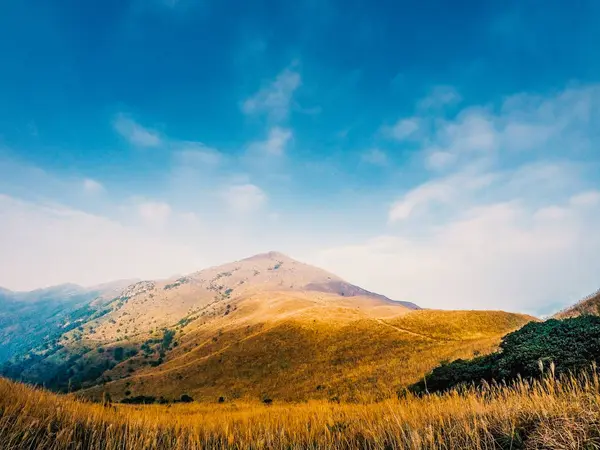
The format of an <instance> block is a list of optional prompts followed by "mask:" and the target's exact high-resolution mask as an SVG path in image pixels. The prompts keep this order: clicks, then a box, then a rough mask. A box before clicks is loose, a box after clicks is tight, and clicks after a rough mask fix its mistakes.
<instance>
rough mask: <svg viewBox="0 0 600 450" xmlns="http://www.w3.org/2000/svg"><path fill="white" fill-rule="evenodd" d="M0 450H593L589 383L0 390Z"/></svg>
mask: <svg viewBox="0 0 600 450" xmlns="http://www.w3.org/2000/svg"><path fill="white" fill-rule="evenodd" d="M0 448H1V449H2V450H14V449H44V450H46V449H48V450H63V449H102V450H117V449H119V450H125V449H126V450H142V449H143V450H146V449H149V450H153V449H177V450H182V449H185V450H188V449H190V450H191V449H209V448H232V449H262V448H266V449H301V448H310V449H347V448H366V449H423V448H424V449H462V448H469V449H494V448H503V449H519V448H544V449H571V448H572V449H575V448H586V449H593V448H600V383H599V380H598V377H597V375H595V374H594V375H588V374H582V375H581V376H578V377H573V376H570V377H563V378H562V379H561V380H555V379H554V378H552V377H549V378H546V379H544V380H541V381H534V382H526V381H519V382H518V383H516V384H514V385H512V386H510V387H507V386H498V385H492V386H484V388H482V389H479V390H474V389H470V390H463V391H462V392H457V391H453V392H451V393H448V394H444V395H432V396H427V397H424V398H417V397H413V396H411V395H408V396H407V397H405V398H402V399H399V400H386V401H383V402H380V403H370V404H348V403H342V404H337V403H328V402H322V401H313V402H307V403H298V404H283V403H282V404H274V405H272V406H265V405H262V404H248V403H243V404H242V403H240V404H238V403H225V404H221V405H219V404H186V405H184V404H178V405H171V406H164V405H151V406H125V405H108V406H103V405H101V404H94V403H86V402H81V401H78V400H76V399H74V398H72V397H65V396H58V395H55V394H51V393H49V392H46V391H43V390H40V389H32V388H30V387H28V386H25V385H22V384H17V383H13V382H9V381H6V380H0Z"/></svg>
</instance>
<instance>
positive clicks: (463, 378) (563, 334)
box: [410, 316, 600, 393]
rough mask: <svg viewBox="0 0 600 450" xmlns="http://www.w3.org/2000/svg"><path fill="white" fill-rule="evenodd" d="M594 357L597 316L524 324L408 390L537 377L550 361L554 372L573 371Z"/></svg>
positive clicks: (599, 345) (599, 337)
mask: <svg viewBox="0 0 600 450" xmlns="http://www.w3.org/2000/svg"><path fill="white" fill-rule="evenodd" d="M598 359H600V317H597V316H581V317H576V318H572V319H565V320H556V319H550V320H547V321H545V322H530V323H528V324H527V325H525V326H524V327H523V328H521V329H520V330H517V331H515V332H513V333H510V334H507V335H506V336H504V338H502V342H501V344H500V350H499V351H498V352H496V353H492V354H490V355H487V356H479V357H477V358H474V359H471V360H468V361H466V360H462V359H458V360H456V361H454V362H452V363H449V364H442V365H440V366H439V367H437V368H435V369H434V370H433V371H432V372H431V373H430V374H428V375H427V376H426V377H425V378H424V380H422V381H420V382H418V383H416V384H414V385H412V386H411V387H410V390H411V391H412V392H414V393H423V392H441V391H446V390H448V389H451V388H453V387H455V386H458V385H461V384H475V385H479V384H480V383H481V382H482V381H483V380H485V381H486V382H491V381H498V382H500V381H512V380H514V379H516V378H517V377H518V376H519V375H520V376H522V377H523V378H534V377H539V376H540V375H542V374H543V371H544V367H545V368H548V367H549V366H550V363H553V365H554V370H555V373H556V374H564V373H568V372H576V371H579V370H582V369H587V368H589V367H590V365H591V363H592V362H594V361H597V360H598Z"/></svg>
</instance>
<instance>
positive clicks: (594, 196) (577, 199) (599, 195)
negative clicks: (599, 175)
mask: <svg viewBox="0 0 600 450" xmlns="http://www.w3.org/2000/svg"><path fill="white" fill-rule="evenodd" d="M570 203H571V204H572V205H574V206H582V207H588V206H596V205H598V204H600V191H587V192H581V193H579V194H577V195H574V196H572V197H571V199H570Z"/></svg>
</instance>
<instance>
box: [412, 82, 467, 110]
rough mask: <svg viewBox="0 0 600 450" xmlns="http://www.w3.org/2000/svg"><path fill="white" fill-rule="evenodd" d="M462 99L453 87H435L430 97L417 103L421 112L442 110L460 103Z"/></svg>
mask: <svg viewBox="0 0 600 450" xmlns="http://www.w3.org/2000/svg"><path fill="white" fill-rule="evenodd" d="M461 100H462V97H461V96H460V94H459V93H458V91H457V90H456V89H455V88H454V87H452V86H443V85H442V86H434V87H433V89H431V92H430V93H429V95H427V96H426V97H425V98H423V99H421V100H420V101H419V102H418V103H417V109H419V110H421V111H427V110H440V109H441V108H443V107H445V106H447V105H453V104H456V103H459V102H460V101H461Z"/></svg>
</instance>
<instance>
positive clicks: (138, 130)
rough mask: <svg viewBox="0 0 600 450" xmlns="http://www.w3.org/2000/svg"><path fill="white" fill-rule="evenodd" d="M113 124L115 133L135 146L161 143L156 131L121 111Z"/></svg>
mask: <svg viewBox="0 0 600 450" xmlns="http://www.w3.org/2000/svg"><path fill="white" fill-rule="evenodd" d="M113 126H114V128H115V130H116V131H117V133H119V134H120V135H121V136H122V137H123V138H125V139H126V140H127V141H129V143H130V144H132V145H134V146H136V147H158V146H159V145H161V143H162V140H161V138H160V135H159V133H158V132H156V131H155V130H152V129H149V128H145V127H143V126H142V125H140V124H139V123H137V122H136V121H134V120H133V119H131V118H130V117H128V116H127V115H125V114H123V113H119V114H117V116H116V117H115V119H114V121H113Z"/></svg>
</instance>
